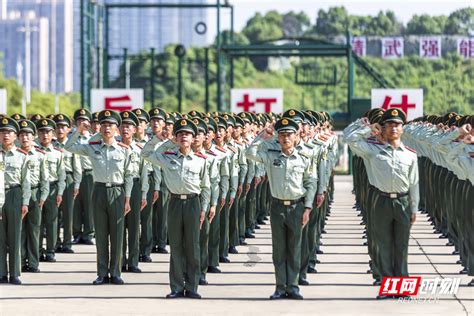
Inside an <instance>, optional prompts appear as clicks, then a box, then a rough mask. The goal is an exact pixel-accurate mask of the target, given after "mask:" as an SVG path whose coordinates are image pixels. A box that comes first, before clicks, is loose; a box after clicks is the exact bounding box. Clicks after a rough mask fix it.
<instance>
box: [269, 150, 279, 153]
mask: <svg viewBox="0 0 474 316" xmlns="http://www.w3.org/2000/svg"><path fill="white" fill-rule="evenodd" d="M268 151H272V152H277V153H279V152H281V150H278V149H268Z"/></svg>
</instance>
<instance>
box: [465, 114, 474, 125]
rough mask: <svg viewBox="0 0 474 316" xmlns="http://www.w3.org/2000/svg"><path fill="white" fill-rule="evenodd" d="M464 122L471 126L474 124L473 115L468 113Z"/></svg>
mask: <svg viewBox="0 0 474 316" xmlns="http://www.w3.org/2000/svg"><path fill="white" fill-rule="evenodd" d="M466 123H468V124H471V126H474V115H469V116H468V118H467V120H466Z"/></svg>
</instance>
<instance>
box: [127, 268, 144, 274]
mask: <svg viewBox="0 0 474 316" xmlns="http://www.w3.org/2000/svg"><path fill="white" fill-rule="evenodd" d="M127 271H128V272H131V273H141V272H142V270H141V269H140V268H138V267H128V270H127Z"/></svg>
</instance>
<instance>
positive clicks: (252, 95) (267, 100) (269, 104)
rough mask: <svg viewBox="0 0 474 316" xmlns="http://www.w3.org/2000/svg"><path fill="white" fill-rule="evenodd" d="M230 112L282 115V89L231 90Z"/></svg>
mask: <svg viewBox="0 0 474 316" xmlns="http://www.w3.org/2000/svg"><path fill="white" fill-rule="evenodd" d="M230 110H231V112H233V113H240V112H254V113H269V112H273V113H282V112H283V89H232V90H231V91H230Z"/></svg>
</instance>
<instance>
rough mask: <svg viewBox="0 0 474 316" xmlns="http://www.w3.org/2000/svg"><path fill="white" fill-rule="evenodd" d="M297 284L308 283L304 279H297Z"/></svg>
mask: <svg viewBox="0 0 474 316" xmlns="http://www.w3.org/2000/svg"><path fill="white" fill-rule="evenodd" d="M298 284H299V285H309V282H308V280H306V279H299V280H298Z"/></svg>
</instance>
